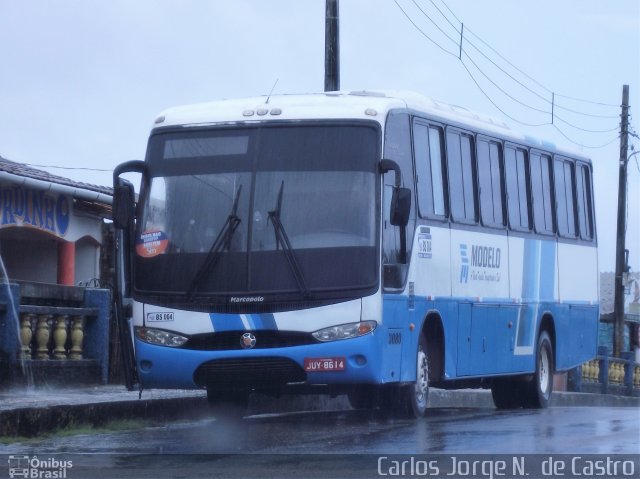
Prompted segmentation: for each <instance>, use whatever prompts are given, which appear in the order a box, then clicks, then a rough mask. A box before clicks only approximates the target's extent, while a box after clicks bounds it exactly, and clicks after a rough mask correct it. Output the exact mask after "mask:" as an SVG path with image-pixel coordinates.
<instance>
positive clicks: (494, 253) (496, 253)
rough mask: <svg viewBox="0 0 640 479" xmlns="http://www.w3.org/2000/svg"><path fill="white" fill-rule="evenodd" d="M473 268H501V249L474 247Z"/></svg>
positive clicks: (472, 250) (472, 248)
mask: <svg viewBox="0 0 640 479" xmlns="http://www.w3.org/2000/svg"><path fill="white" fill-rule="evenodd" d="M471 266H474V267H477V268H495V269H498V268H500V248H494V247H492V246H479V245H472V246H471Z"/></svg>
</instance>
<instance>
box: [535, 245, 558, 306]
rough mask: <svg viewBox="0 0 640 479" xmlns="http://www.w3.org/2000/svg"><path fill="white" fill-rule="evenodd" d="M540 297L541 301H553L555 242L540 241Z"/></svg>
mask: <svg viewBox="0 0 640 479" xmlns="http://www.w3.org/2000/svg"><path fill="white" fill-rule="evenodd" d="M541 243H542V244H541V251H540V288H539V290H540V297H539V299H540V300H541V301H553V298H554V296H555V295H554V294H553V291H554V288H555V286H556V282H555V279H556V242H555V241H541Z"/></svg>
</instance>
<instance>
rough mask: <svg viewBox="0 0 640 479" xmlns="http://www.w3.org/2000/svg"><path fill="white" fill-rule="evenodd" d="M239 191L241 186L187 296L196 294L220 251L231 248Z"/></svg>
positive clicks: (216, 262) (235, 227)
mask: <svg viewBox="0 0 640 479" xmlns="http://www.w3.org/2000/svg"><path fill="white" fill-rule="evenodd" d="M241 191H242V185H240V186H239V187H238V192H237V193H236V197H235V199H234V200H233V205H232V206H231V212H230V213H229V216H227V220H226V221H225V222H224V224H223V225H222V228H220V232H219V233H218V236H216V239H215V240H214V241H213V244H212V245H211V248H210V249H209V252H208V253H207V256H206V258H205V259H204V262H203V263H202V265H201V266H200V268H198V272H197V273H196V275H195V276H194V278H193V280H192V281H191V285H190V286H189V289H188V290H187V296H189V297H191V296H193V294H194V293H195V292H196V289H197V288H198V286H199V285H200V282H201V281H203V280H204V279H205V277H206V276H207V274H209V272H210V271H213V269H214V267H215V266H216V264H218V261H219V260H220V258H221V257H222V254H220V253H221V252H222V250H223V249H226V250H229V247H230V246H231V238H232V237H233V234H234V233H235V232H236V229H237V228H238V225H239V224H240V218H238V216H237V215H236V212H237V210H238V201H239V200H240V192H241Z"/></svg>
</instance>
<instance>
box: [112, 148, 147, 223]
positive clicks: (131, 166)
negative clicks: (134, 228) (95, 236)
mask: <svg viewBox="0 0 640 479" xmlns="http://www.w3.org/2000/svg"><path fill="white" fill-rule="evenodd" d="M123 173H141V174H142V177H143V179H144V178H145V177H146V175H147V165H146V163H145V162H144V161H140V160H132V161H126V162H124V163H122V164H120V165H118V166H116V167H115V169H114V170H113V205H112V217H113V224H114V226H115V227H116V229H120V230H122V229H127V228H129V227H130V226H131V224H132V223H133V220H134V219H135V207H136V195H135V190H134V188H133V185H132V184H131V182H130V181H127V180H125V179H123V178H120V175H121V174H123Z"/></svg>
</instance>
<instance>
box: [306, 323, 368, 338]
mask: <svg viewBox="0 0 640 479" xmlns="http://www.w3.org/2000/svg"><path fill="white" fill-rule="evenodd" d="M377 325H378V323H376V322H375V321H361V322H359V323H350V324H341V325H339V326H331V327H330V328H324V329H320V330H318V331H316V332H315V333H311V335H312V336H313V337H314V338H316V339H317V340H318V341H337V340H340V339H349V338H357V337H358V336H364V335H365V334H368V333H370V332H371V331H373V330H374V329H376V326H377Z"/></svg>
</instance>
